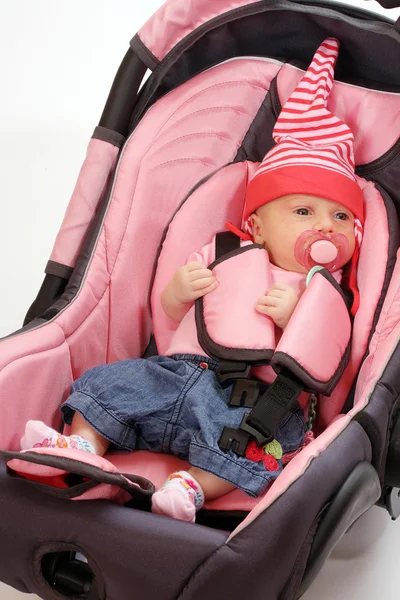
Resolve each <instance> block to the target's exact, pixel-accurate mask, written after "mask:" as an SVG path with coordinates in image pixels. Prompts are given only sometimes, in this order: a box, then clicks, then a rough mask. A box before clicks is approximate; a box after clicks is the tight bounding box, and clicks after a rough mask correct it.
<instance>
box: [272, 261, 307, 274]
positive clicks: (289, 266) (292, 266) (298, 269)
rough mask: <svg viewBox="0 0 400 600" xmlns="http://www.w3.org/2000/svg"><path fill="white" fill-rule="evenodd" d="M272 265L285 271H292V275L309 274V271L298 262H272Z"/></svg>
mask: <svg viewBox="0 0 400 600" xmlns="http://www.w3.org/2000/svg"><path fill="white" fill-rule="evenodd" d="M271 264H273V265H275V267H279V268H280V269H283V270H284V271H291V272H292V273H304V274H307V273H308V269H306V267H304V266H303V265H301V264H300V263H298V262H297V261H293V262H290V261H271Z"/></svg>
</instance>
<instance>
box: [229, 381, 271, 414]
mask: <svg viewBox="0 0 400 600" xmlns="http://www.w3.org/2000/svg"><path fill="white" fill-rule="evenodd" d="M267 388H268V385H267V384H265V383H263V382H261V381H257V380H255V379H237V380H236V381H235V383H234V384H233V388H232V392H231V396H230V398H229V404H230V405H231V406H244V407H245V408H253V407H254V406H255V405H256V402H257V400H258V398H259V396H260V394H262V393H264V391H265V389H267Z"/></svg>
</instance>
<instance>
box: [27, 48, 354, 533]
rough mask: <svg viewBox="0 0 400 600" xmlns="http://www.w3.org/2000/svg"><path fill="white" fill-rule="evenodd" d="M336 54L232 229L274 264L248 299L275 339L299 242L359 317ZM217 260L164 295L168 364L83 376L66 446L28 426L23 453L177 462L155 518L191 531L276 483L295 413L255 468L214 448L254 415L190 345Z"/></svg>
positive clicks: (302, 266) (68, 408)
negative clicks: (147, 455) (212, 505)
mask: <svg viewBox="0 0 400 600" xmlns="http://www.w3.org/2000/svg"><path fill="white" fill-rule="evenodd" d="M337 52H338V42H337V41H336V40H333V39H328V40H325V42H324V43H323V44H322V45H321V46H320V48H319V49H318V51H317V53H316V55H315V57H314V59H313V62H312V63H311V65H310V67H309V69H308V71H307V73H306V74H305V76H304V77H303V79H302V81H301V82H300V84H299V85H298V87H297V88H296V90H295V91H294V92H293V94H292V96H291V97H290V98H289V100H288V101H287V103H286V104H285V105H284V107H283V109H282V112H281V114H280V116H279V118H278V120H277V123H276V126H275V129H274V139H275V141H276V146H275V147H274V148H273V149H272V150H271V151H270V152H269V153H268V154H267V155H266V157H265V158H264V160H263V161H262V163H261V164H260V166H259V168H258V169H257V171H256V173H255V176H254V177H253V179H252V180H251V181H250V183H249V185H248V188H247V193H246V200H245V209H244V216H243V229H244V230H245V231H241V230H240V231H239V230H236V229H235V228H234V227H233V226H230V225H229V227H230V228H231V229H232V230H234V231H235V232H237V233H238V234H239V235H240V237H242V238H243V239H244V240H248V242H247V243H252V242H255V243H258V244H261V245H262V246H263V247H264V248H265V249H266V251H267V252H268V254H269V258H270V262H271V271H272V279H273V281H274V283H273V285H272V287H271V288H270V289H269V290H266V292H265V295H263V296H261V297H260V298H258V299H257V298H255V299H254V309H255V310H256V311H257V312H258V313H259V314H260V315H263V316H265V318H269V319H272V321H273V322H274V324H275V326H276V327H277V328H279V329H280V330H283V329H285V328H286V326H287V325H288V322H289V320H290V318H291V316H292V314H293V312H294V310H295V308H296V305H297V303H298V300H299V297H300V296H301V294H302V292H303V291H304V289H305V280H306V275H307V272H308V270H309V268H310V259H308V260H307V261H305V260H303V259H302V258H301V256H300V254H299V250H298V248H297V247H298V241H299V239H300V240H303V242H304V243H303V245H305V246H307V244H309V245H310V247H311V246H312V243H314V242H315V240H317V241H319V242H321V241H322V242H323V243H324V244H325V245H326V244H327V245H328V247H329V248H330V250H329V248H328V253H327V255H326V256H325V257H324V252H322V254H321V252H319V255H320V259H319V260H320V262H322V263H323V264H324V265H325V266H327V268H330V270H331V271H332V274H333V276H334V277H335V279H336V280H337V281H338V283H340V280H341V268H342V267H344V266H345V265H347V264H348V263H349V267H350V282H349V287H350V289H351V291H352V292H353V295H354V303H353V308H352V312H353V314H354V313H355V311H356V310H357V306H358V292H357V288H356V285H355V267H356V261H357V257H358V250H359V244H360V232H361V228H362V226H361V223H362V222H363V200H362V194H361V190H360V188H359V186H358V185H357V182H356V179H355V175H354V160H353V146H352V144H353V136H352V134H351V131H350V130H349V128H348V127H347V126H346V125H345V124H344V123H342V122H341V121H340V120H339V119H338V118H337V117H335V116H334V115H332V114H331V113H330V112H329V111H328V110H327V108H326V100H327V97H328V95H329V92H330V89H331V87H332V81H333V69H334V64H335V61H336V56H337ZM310 124H311V126H310ZM308 240H312V243H311V241H310V243H309V242H308ZM245 243H246V242H245ZM315 254H318V252H317V253H315V252H314V255H315ZM325 254H326V252H325ZM314 255H313V251H311V256H314ZM214 258H215V248H214V242H213V243H212V244H210V245H208V246H206V247H205V248H203V249H202V250H201V251H200V253H199V254H197V255H195V256H192V257H190V258H189V260H188V262H187V264H186V265H185V266H182V267H180V268H179V269H178V270H177V271H176V272H175V274H174V275H173V277H172V279H171V280H170V281H169V282H168V284H167V286H166V288H165V289H164V291H163V293H162V297H161V302H162V307H163V309H164V311H165V313H166V314H167V315H168V317H170V318H171V319H172V320H174V321H176V322H178V323H180V325H179V326H178V328H177V330H176V332H175V334H174V336H173V339H172V341H171V344H170V348H169V349H168V351H167V352H166V356H155V357H151V358H149V359H132V360H126V361H121V362H118V363H113V364H109V365H102V366H99V367H95V368H94V369H91V370H90V371H88V372H86V373H84V374H83V375H82V377H80V378H79V379H78V380H77V381H75V382H74V384H73V386H72V392H71V395H70V397H69V398H68V399H67V401H66V402H65V403H64V404H63V406H62V412H63V416H64V421H65V423H67V424H68V425H71V435H70V436H64V435H60V434H59V433H58V432H56V431H54V430H53V429H51V428H49V427H47V426H46V425H44V424H43V423H41V422H37V421H30V422H28V423H27V426H26V431H25V436H24V438H23V439H22V441H21V445H22V449H29V448H32V447H37V446H51V447H72V448H78V449H80V450H86V451H89V452H93V453H96V454H98V455H103V454H104V453H105V452H106V451H107V449H108V447H109V445H110V443H112V444H113V446H114V447H116V448H119V449H124V450H134V449H146V450H152V451H154V452H167V453H172V454H175V455H176V456H179V457H180V458H182V459H184V460H188V461H189V463H190V468H189V469H188V471H179V472H177V473H173V474H171V475H170V476H169V478H168V480H167V481H166V483H165V484H164V485H163V487H162V488H160V489H159V490H158V491H157V492H156V493H155V494H154V495H153V498H152V510H153V512H156V513H159V514H164V515H169V516H172V517H175V518H178V519H182V520H185V521H190V522H194V521H195V515H196V511H198V510H199V509H200V508H201V507H202V505H203V503H204V501H205V500H211V499H213V498H217V497H219V496H221V495H223V494H226V493H227V492H229V491H231V490H232V489H234V488H236V487H239V488H240V489H242V490H244V491H245V492H246V493H248V494H250V495H252V496H258V495H259V494H261V493H262V492H263V491H264V490H265V489H266V488H267V486H268V485H269V484H270V482H271V481H273V480H274V479H275V478H276V477H277V476H278V475H279V473H280V471H281V470H282V467H283V464H284V463H285V462H287V460H286V461H285V456H286V457H289V456H290V455H291V454H292V453H293V452H295V451H296V450H298V449H299V448H300V447H301V446H302V444H303V442H304V437H305V431H306V423H305V419H304V415H303V412H302V410H301V409H300V407H297V408H296V409H294V410H293V411H292V412H289V413H288V414H287V415H286V417H285V418H284V419H283V420H282V422H281V423H280V426H279V428H278V429H277V431H276V435H275V440H274V442H273V444H270V445H269V446H268V447H266V448H265V453H264V454H263V459H262V460H254V459H253V458H252V455H251V451H249V452H247V451H246V456H239V455H237V454H235V453H234V452H232V451H231V450H229V451H227V450H222V449H220V447H219V446H218V440H219V439H220V436H221V433H222V430H223V428H224V426H229V427H233V428H238V427H239V426H240V423H241V421H242V417H243V415H244V414H245V413H247V412H249V409H246V408H245V407H232V406H230V405H229V397H230V393H231V387H228V388H225V389H224V388H222V386H221V385H220V383H219V381H218V379H217V375H216V368H217V365H218V363H217V361H215V360H213V359H211V358H210V357H208V356H205V355H204V354H205V353H204V351H203V350H202V348H201V346H200V345H199V342H198V341H197V333H196V324H195V317H194V302H195V300H196V299H198V298H200V297H202V296H205V295H206V294H210V293H212V292H213V291H214V290H215V289H216V287H217V286H218V281H217V280H216V278H215V277H214V275H213V272H212V271H211V270H210V269H208V268H207V265H209V264H211V263H212V262H213V260H214ZM317 262H318V261H317ZM314 263H315V264H316V261H314Z"/></svg>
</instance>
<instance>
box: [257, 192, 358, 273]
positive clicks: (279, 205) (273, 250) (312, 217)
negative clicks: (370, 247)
mask: <svg viewBox="0 0 400 600" xmlns="http://www.w3.org/2000/svg"><path fill="white" fill-rule="evenodd" d="M250 219H251V221H252V225H253V239H254V241H255V242H256V243H257V244H262V245H263V246H264V248H265V249H266V250H268V254H269V257H270V260H271V262H272V263H273V264H274V265H276V266H277V267H281V268H282V269H285V270H286V271H295V272H297V273H307V269H306V268H305V267H303V266H302V265H301V264H300V263H298V262H297V260H296V258H295V256H294V247H295V244H296V241H297V238H298V237H299V235H300V234H301V233H303V231H306V230H308V229H314V230H316V231H319V232H321V233H323V234H324V235H326V236H327V237H329V236H331V235H333V234H335V233H342V234H343V235H345V236H346V238H347V240H348V242H349V247H348V252H347V253H346V255H345V256H344V257H343V260H342V262H341V264H340V265H338V268H340V267H343V266H344V265H345V264H346V263H347V262H348V261H349V260H350V259H351V257H352V255H353V252H354V247H355V237H354V215H353V213H352V212H350V210H349V209H348V208H345V207H344V206H342V205H341V204H337V203H336V202H332V201H331V200H325V199H324V198H319V197H317V196H309V195H306V194H290V195H289V196H283V197H282V198H278V199H277V200H273V201H272V202H268V203H267V204H264V206H261V207H260V208H259V209H258V210H257V211H256V212H255V213H253V214H252V215H251V217H250Z"/></svg>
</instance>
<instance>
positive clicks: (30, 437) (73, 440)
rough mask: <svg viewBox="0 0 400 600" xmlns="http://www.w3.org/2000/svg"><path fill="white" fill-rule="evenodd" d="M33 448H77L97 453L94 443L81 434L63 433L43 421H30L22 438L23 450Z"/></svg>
mask: <svg viewBox="0 0 400 600" xmlns="http://www.w3.org/2000/svg"><path fill="white" fill-rule="evenodd" d="M32 448H75V449H77V450H85V451H86V452H91V453H92V454H96V451H95V449H94V448H93V446H92V444H91V443H90V442H88V441H87V440H85V438H83V437H82V436H80V435H69V436H68V435H62V434H61V433H58V431H56V430H55V429H52V428H51V427H48V426H47V425H46V424H45V423H43V422H42V421H28V422H27V424H26V425H25V435H24V436H23V438H22V439H21V450H31V449H32Z"/></svg>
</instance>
